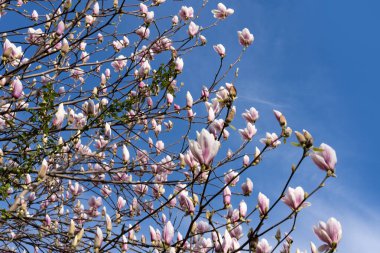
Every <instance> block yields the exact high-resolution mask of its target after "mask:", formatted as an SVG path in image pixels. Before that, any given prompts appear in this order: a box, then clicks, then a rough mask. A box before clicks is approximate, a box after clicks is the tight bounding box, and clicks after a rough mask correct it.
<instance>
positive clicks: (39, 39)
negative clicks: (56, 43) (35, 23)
mask: <svg viewBox="0 0 380 253" xmlns="http://www.w3.org/2000/svg"><path fill="white" fill-rule="evenodd" d="M44 35H45V33H44V32H43V31H42V29H41V28H38V29H34V28H33V27H29V28H28V37H26V38H25V40H26V41H27V42H29V43H30V44H33V45H40V44H42V43H43V42H44Z"/></svg>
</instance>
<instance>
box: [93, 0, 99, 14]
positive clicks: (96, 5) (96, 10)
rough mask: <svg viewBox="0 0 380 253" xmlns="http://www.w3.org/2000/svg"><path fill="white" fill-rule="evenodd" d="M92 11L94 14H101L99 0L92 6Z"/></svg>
mask: <svg viewBox="0 0 380 253" xmlns="http://www.w3.org/2000/svg"><path fill="white" fill-rule="evenodd" d="M92 13H93V14H94V15H99V3H98V2H95V3H94V6H93V7H92Z"/></svg>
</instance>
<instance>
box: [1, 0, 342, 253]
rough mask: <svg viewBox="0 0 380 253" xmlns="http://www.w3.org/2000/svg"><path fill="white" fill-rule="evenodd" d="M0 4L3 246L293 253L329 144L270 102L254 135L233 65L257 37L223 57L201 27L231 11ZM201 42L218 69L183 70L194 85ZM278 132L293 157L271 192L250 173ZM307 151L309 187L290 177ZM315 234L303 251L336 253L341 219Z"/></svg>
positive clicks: (327, 170)
mask: <svg viewBox="0 0 380 253" xmlns="http://www.w3.org/2000/svg"><path fill="white" fill-rule="evenodd" d="M0 2H1V3H0V13H1V19H0V22H1V30H2V32H1V34H2V36H1V43H2V61H1V64H0V75H1V76H0V87H1V93H0V98H1V99H0V103H1V104H0V148H1V149H0V164H1V166H0V171H1V176H0V179H1V180H0V210H1V218H0V249H1V252H33V251H34V252H127V251H130V252H224V253H227V252H244V251H249V252H256V253H269V252H275V251H277V252H291V251H293V252H294V251H295V249H294V250H293V249H291V245H292V243H293V239H292V238H291V234H292V232H293V230H294V228H295V224H296V221H297V218H298V217H299V214H300V213H302V210H303V209H304V208H306V207H308V206H309V205H310V204H309V202H308V199H309V198H310V197H311V196H312V195H313V194H314V193H315V192H317V191H318V190H319V189H320V188H322V187H323V186H324V184H325V181H326V180H327V179H328V178H330V177H334V176H335V164H336V161H337V158H336V154H335V151H334V149H333V148H331V147H330V146H329V145H327V144H321V145H320V146H319V147H315V146H314V141H313V138H312V136H311V134H310V133H309V132H308V131H306V130H303V131H301V132H297V131H295V138H293V137H292V136H291V134H292V130H291V128H290V127H289V126H288V124H287V121H286V118H285V116H284V115H283V114H282V113H281V112H279V111H276V110H274V116H275V117H274V118H275V119H277V122H278V123H276V124H275V126H274V127H273V129H271V132H272V131H275V132H273V133H266V134H260V133H261V131H260V132H259V134H256V132H257V129H256V125H255V123H256V121H257V120H259V113H258V111H257V110H256V109H255V108H253V107H251V108H249V109H246V110H245V112H244V109H245V108H240V109H239V110H242V112H244V113H242V114H241V115H235V114H237V108H236V107H235V102H236V99H237V98H238V95H237V94H238V93H237V89H236V86H237V87H238V85H236V86H235V84H234V83H236V82H237V70H236V67H237V64H238V62H239V61H240V60H241V57H242V55H243V54H244V53H245V52H246V51H247V48H248V47H249V46H250V45H251V44H252V42H253V40H254V36H253V35H252V34H251V33H250V31H249V30H248V29H247V28H244V29H242V30H241V31H238V32H237V36H236V47H241V49H242V50H241V54H240V55H239V56H237V58H236V59H234V60H233V61H231V62H229V63H227V64H226V62H225V54H226V51H225V48H224V46H223V45H222V44H217V45H208V44H207V40H206V37H205V35H210V36H212V31H213V28H214V27H215V26H218V25H223V24H222V21H223V20H225V19H228V18H229V16H230V15H233V14H234V10H233V9H231V8H228V7H226V6H225V5H224V4H222V3H219V4H217V5H216V6H214V5H213V6H209V5H211V4H210V3H207V1H204V2H203V3H202V2H201V1H199V3H197V4H196V5H194V6H193V7H191V6H190V4H192V3H191V1H189V3H187V6H186V3H185V2H183V1H181V2H175V1H174V2H170V1H166V2H165V0H152V1H151V0H144V1H141V0H140V1H125V0H119V1H118V0H113V1H110V0H107V1H103V0H99V1H98V2H97V1H94V0H86V1H71V0H65V1H63V2H61V1H55V0H50V1H37V0H35V1H27V0H24V1H22V0H19V1H4V0H2V1H0ZM210 9H213V10H212V12H211V13H210V12H209V10H210ZM158 13H160V14H159V15H160V16H158ZM201 16H202V17H203V16H209V18H206V19H205V20H208V21H209V23H202V24H201V20H200V17H201ZM204 22H207V21H204ZM239 44H240V45H239ZM198 47H206V48H207V49H209V50H213V51H215V59H216V61H215V64H214V65H215V66H213V67H214V68H215V72H214V73H210V79H211V81H210V82H209V83H206V84H205V83H199V82H200V81H199V79H198V78H194V79H191V80H190V81H191V83H192V84H193V87H192V89H191V90H192V93H193V94H191V93H190V92H189V91H188V89H187V88H185V86H184V85H183V83H182V82H183V81H184V80H181V79H182V78H181V74H182V73H184V72H185V71H186V64H184V63H185V62H186V58H188V57H189V56H188V55H189V54H191V53H192V52H195V51H196V50H197V48H198ZM211 61H212V59H210V62H211ZM190 64H191V62H190ZM184 66H185V68H184ZM213 67H212V66H210V69H212V68H213ZM230 72H231V73H230ZM203 85H204V86H203ZM194 90H196V92H194ZM238 114H240V113H238ZM235 116H236V117H235ZM240 116H242V118H240ZM238 117H239V118H240V119H237V118H238ZM234 120H235V122H240V123H242V122H244V126H242V129H235V128H234V126H233V125H232V124H231V123H232V122H233V121H234ZM274 122H276V121H274ZM242 124H243V123H242ZM262 132H263V133H265V130H263V131H262ZM259 135H260V136H259ZM290 138H293V139H294V142H293V146H296V147H292V146H290V145H289V144H287V146H289V147H291V148H293V149H295V148H298V150H299V159H298V161H295V165H294V166H292V167H291V169H290V168H289V176H288V177H287V178H284V179H283V185H282V186H281V189H282V190H281V191H280V192H278V193H277V195H275V196H277V197H275V198H272V199H269V198H268V197H267V196H266V195H265V192H264V193H262V192H259V191H256V192H255V190H254V189H253V181H252V180H251V179H250V178H248V177H247V174H248V172H247V171H249V170H251V171H252V169H251V168H252V167H254V166H258V165H260V162H261V161H262V159H264V157H266V156H267V155H268V154H269V153H271V152H275V151H276V150H278V149H281V148H282V146H284V148H285V145H282V143H284V144H286V143H287V142H286V141H287V140H288V139H290ZM232 141H234V142H235V143H236V142H240V144H239V146H238V148H232V147H233V145H231V144H230V143H231V142H232ZM288 143H289V142H288ZM280 144H281V145H280ZM256 146H257V147H256ZM306 159H312V161H313V162H314V163H315V164H316V166H317V167H319V168H320V169H321V171H318V170H315V171H314V172H312V173H315V174H320V175H322V176H321V182H320V183H318V184H317V185H315V186H314V188H312V189H311V190H310V191H309V193H306V192H305V191H304V189H303V188H302V187H301V186H297V185H294V183H293V182H294V180H293V179H294V175H295V174H296V173H298V172H299V168H300V167H301V164H302V163H303V161H305V160H306ZM264 173H265V172H264ZM304 187H305V186H304ZM266 194H267V195H268V193H266ZM273 194H275V193H270V195H271V196H273ZM278 209H280V210H283V212H282V213H284V214H285V215H283V216H279V215H277V213H276V211H275V210H278ZM313 229H314V233H315V234H316V236H317V237H318V238H319V240H320V241H321V242H319V243H316V244H317V246H315V245H314V244H313V243H311V252H313V253H316V252H318V251H320V252H335V251H336V249H337V245H338V243H339V241H340V239H341V236H342V229H341V225H340V223H339V222H338V221H337V220H336V219H335V218H330V219H329V220H328V221H327V222H326V223H325V222H320V223H319V224H318V225H316V226H314V228H313ZM317 247H319V248H318V249H317ZM297 252H300V251H299V250H298V249H297Z"/></svg>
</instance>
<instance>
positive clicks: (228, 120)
mask: <svg viewBox="0 0 380 253" xmlns="http://www.w3.org/2000/svg"><path fill="white" fill-rule="evenodd" d="M235 114H236V107H235V106H232V107H231V109H230V111H229V112H228V115H227V118H226V123H227V124H228V123H231V122H232V121H233V120H234V117H235Z"/></svg>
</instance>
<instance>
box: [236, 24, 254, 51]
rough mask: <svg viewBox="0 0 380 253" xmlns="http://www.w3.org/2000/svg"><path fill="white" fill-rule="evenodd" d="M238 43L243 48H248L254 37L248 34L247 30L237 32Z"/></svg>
mask: <svg viewBox="0 0 380 253" xmlns="http://www.w3.org/2000/svg"><path fill="white" fill-rule="evenodd" d="M238 36H239V43H240V45H242V46H244V47H248V46H249V45H251V44H252V42H253V40H254V36H253V34H252V33H250V32H249V30H248V28H244V29H243V30H242V31H238Z"/></svg>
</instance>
